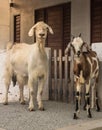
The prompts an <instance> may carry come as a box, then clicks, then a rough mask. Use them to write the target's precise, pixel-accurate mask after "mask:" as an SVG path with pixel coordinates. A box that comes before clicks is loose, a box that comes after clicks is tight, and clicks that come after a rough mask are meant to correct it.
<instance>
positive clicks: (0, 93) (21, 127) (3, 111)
mask: <svg viewBox="0 0 102 130" xmlns="http://www.w3.org/2000/svg"><path fill="white" fill-rule="evenodd" d="M0 59H2V62H0V128H1V129H0V130H57V129H58V130H59V128H63V129H61V130H74V128H78V127H79V126H82V124H83V126H82V129H81V130H84V123H87V122H88V125H90V126H91V125H92V121H94V122H99V124H101V123H100V120H101V119H102V112H99V113H97V112H95V111H94V110H93V111H92V114H93V118H92V119H88V118H87V116H86V112H85V111H81V113H80V119H78V120H73V118H72V117H73V111H74V106H73V105H71V104H67V103H60V102H53V101H45V102H44V105H45V108H46V110H45V111H43V112H41V111H39V110H38V109H37V105H36V111H34V112H29V111H28V100H27V97H28V93H27V91H28V89H27V88H26V89H25V99H26V105H21V104H20V103H19V102H18V99H19V96H18V95H19V90H18V86H16V87H12V84H11V88H10V91H9V105H7V106H4V105H3V98H4V92H5V89H4V84H3V80H4V79H3V66H4V64H3V61H4V59H5V55H2V53H1V54H0ZM93 124H95V123H93ZM88 125H87V126H88ZM98 126H100V125H98ZM96 127H97V125H96ZM69 128H70V129H69ZM75 130H80V129H79V128H78V129H75ZM85 130H88V129H85ZM97 130H98V129H97ZM99 130H100V129H99Z"/></svg>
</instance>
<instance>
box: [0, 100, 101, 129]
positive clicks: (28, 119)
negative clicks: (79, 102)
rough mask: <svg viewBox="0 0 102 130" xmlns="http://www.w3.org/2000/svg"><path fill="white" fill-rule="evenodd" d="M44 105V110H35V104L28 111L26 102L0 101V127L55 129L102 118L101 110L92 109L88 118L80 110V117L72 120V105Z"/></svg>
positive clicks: (47, 102)
mask: <svg viewBox="0 0 102 130" xmlns="http://www.w3.org/2000/svg"><path fill="white" fill-rule="evenodd" d="M44 105H45V108H46V110H45V111H43V112H41V111H39V110H37V106H36V111H34V112H29V111H28V110H27V107H28V102H27V103H26V105H20V104H19V102H10V103H9V105H8V106H4V105H3V104H2V103H1V104H0V128H3V129H5V130H57V129H58V128H63V127H68V126H71V125H76V124H82V123H85V122H90V123H91V121H92V120H96V121H97V120H99V119H102V112H100V113H97V112H95V111H93V112H92V113H93V118H92V119H88V118H87V117H86V112H85V111H82V112H81V113H80V119H78V120H73V119H72V117H73V111H74V108H73V105H69V104H67V103H58V102H51V101H46V102H44ZM61 130H64V129H61ZM66 130H67V129H66ZM68 130H69V129H68ZM76 130H77V129H76ZM82 130H84V129H82ZM87 130H88V129H87Z"/></svg>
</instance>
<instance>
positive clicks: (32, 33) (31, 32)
mask: <svg viewBox="0 0 102 130" xmlns="http://www.w3.org/2000/svg"><path fill="white" fill-rule="evenodd" d="M35 27H36V24H35V25H34V26H33V27H32V28H31V29H30V30H29V32H28V36H30V37H31V36H33V35H34V29H35Z"/></svg>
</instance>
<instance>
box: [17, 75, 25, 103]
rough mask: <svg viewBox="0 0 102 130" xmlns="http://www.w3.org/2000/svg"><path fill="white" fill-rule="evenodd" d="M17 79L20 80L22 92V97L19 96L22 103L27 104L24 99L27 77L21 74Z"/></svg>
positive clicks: (20, 90)
mask: <svg viewBox="0 0 102 130" xmlns="http://www.w3.org/2000/svg"><path fill="white" fill-rule="evenodd" d="M17 81H18V85H19V92H20V97H19V101H20V103H21V104H25V100H24V93H23V92H24V85H25V78H24V77H22V76H21V75H17Z"/></svg>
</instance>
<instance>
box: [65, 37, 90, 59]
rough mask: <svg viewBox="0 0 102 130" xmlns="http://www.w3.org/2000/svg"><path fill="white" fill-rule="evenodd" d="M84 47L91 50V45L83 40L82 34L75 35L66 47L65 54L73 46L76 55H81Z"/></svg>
mask: <svg viewBox="0 0 102 130" xmlns="http://www.w3.org/2000/svg"><path fill="white" fill-rule="evenodd" d="M83 47H85V48H86V50H87V51H90V47H89V45H88V44H87V43H86V42H84V41H83V40H82V38H81V36H78V37H75V38H73V40H72V41H71V42H70V43H69V44H68V46H67V48H66V49H65V54H67V53H68V51H69V50H70V49H71V48H72V50H73V52H74V55H75V56H76V57H80V55H81V54H82V52H83Z"/></svg>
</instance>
